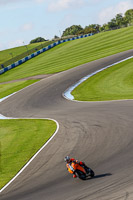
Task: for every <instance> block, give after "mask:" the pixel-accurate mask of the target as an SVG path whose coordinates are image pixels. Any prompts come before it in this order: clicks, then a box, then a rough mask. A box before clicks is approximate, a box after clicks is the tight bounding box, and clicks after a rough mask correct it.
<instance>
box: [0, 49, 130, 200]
mask: <svg viewBox="0 0 133 200" xmlns="http://www.w3.org/2000/svg"><path fill="white" fill-rule="evenodd" d="M132 55H133V50H129V51H126V52H123V53H119V54H116V55H113V56H109V57H107V58H103V59H100V60H97V61H93V62H90V63H88V64H84V65H82V66H78V67H76V68H74V69H70V70H68V71H65V72H61V73H58V74H55V75H53V76H51V77H48V78H45V79H43V80H41V81H39V82H38V83H36V84H34V85H32V86H30V87H27V88H26V89H24V90H22V91H21V92H18V93H17V94H15V95H13V96H11V97H10V98H8V99H7V100H5V101H4V102H2V103H0V114H3V115H5V116H7V117H18V118H30V117H32V118H33V117H34V118H45V117H46V118H53V119H55V120H57V121H58V122H59V125H60V128H59V131H58V133H57V135H56V136H55V137H54V138H53V140H52V141H51V142H50V143H49V144H48V145H47V146H46V147H45V148H44V149H43V150H42V151H41V153H40V154H39V155H38V156H37V157H36V158H35V159H34V160H33V161H32V162H31V164H30V165H29V166H28V167H27V168H26V169H25V170H24V171H23V172H22V173H21V174H20V175H19V176H18V177H17V178H16V179H15V181H14V182H12V183H11V184H10V185H9V186H8V187H7V188H6V189H5V190H4V191H3V192H2V193H1V194H0V200H129V199H130V200H133V101H132V100H124V101H110V102H74V101H69V100H67V99H65V98H64V97H63V96H62V93H63V92H64V91H65V90H66V89H67V88H68V87H70V86H71V85H72V84H74V83H75V82H77V81H78V80H79V79H80V78H82V77H84V76H86V75H87V74H89V73H92V72H94V71H96V70H98V69H100V68H103V67H105V66H107V65H110V64H112V63H115V62H117V61H119V60H122V59H124V58H127V57H129V56H132ZM66 155H69V156H71V157H75V158H77V159H79V160H82V161H85V163H86V164H87V165H88V166H89V167H91V168H92V169H93V170H94V171H95V174H96V175H95V177H94V178H93V179H89V180H86V181H82V180H79V179H73V178H72V176H71V174H69V173H68V172H67V170H66V167H65V163H64V161H63V159H64V157H65V156H66Z"/></svg>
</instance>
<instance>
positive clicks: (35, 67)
mask: <svg viewBox="0 0 133 200" xmlns="http://www.w3.org/2000/svg"><path fill="white" fill-rule="evenodd" d="M132 48H133V27H128V28H122V29H119V30H114V31H108V32H105V33H99V34H96V35H94V36H91V37H88V38H83V39H79V40H75V41H71V42H66V43H64V44H61V45H58V46H57V47H54V48H53V49H51V50H49V51H47V52H45V53H42V54H41V55H39V56H37V57H35V58H33V59H31V60H29V61H28V62H25V63H24V64H22V65H20V66H19V67H17V68H14V69H12V70H10V71H8V72H6V73H5V74H3V75H0V82H4V81H9V80H14V79H15V78H16V77H17V78H24V77H29V76H34V75H39V74H49V73H50V74H51V73H56V72H61V71H64V70H67V69H70V68H73V67H76V66H78V65H81V64H83V63H87V62H90V61H92V60H96V59H99V58H102V57H106V56H109V55H113V54H116V53H119V52H122V51H126V50H128V49H132Z"/></svg>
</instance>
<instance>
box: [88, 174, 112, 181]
mask: <svg viewBox="0 0 133 200" xmlns="http://www.w3.org/2000/svg"><path fill="white" fill-rule="evenodd" d="M111 175H112V174H111V173H106V174H99V175H95V176H94V177H93V178H91V177H88V178H87V179H86V180H91V179H96V178H103V177H106V176H111Z"/></svg>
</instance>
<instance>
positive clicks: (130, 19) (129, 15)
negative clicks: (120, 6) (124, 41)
mask: <svg viewBox="0 0 133 200" xmlns="http://www.w3.org/2000/svg"><path fill="white" fill-rule="evenodd" d="M125 20H126V21H127V23H128V24H129V25H131V24H132V23H133V9H130V10H127V11H126V12H125Z"/></svg>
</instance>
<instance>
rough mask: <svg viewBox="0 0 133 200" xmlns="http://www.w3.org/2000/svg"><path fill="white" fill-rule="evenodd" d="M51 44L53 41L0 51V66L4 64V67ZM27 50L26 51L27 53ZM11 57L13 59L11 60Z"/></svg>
mask: <svg viewBox="0 0 133 200" xmlns="http://www.w3.org/2000/svg"><path fill="white" fill-rule="evenodd" d="M51 43H53V41H45V42H41V43H40V42H39V43H34V44H29V45H26V46H27V48H26V46H20V47H15V48H11V49H7V50H4V51H0V66H1V64H4V67H6V66H8V65H10V64H12V63H14V62H16V61H18V60H20V59H22V58H24V57H26V56H28V55H30V54H32V53H33V52H36V51H37V50H40V49H42V48H43V47H46V46H48V45H49V44H51ZM27 50H28V51H27ZM12 56H13V58H12Z"/></svg>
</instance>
